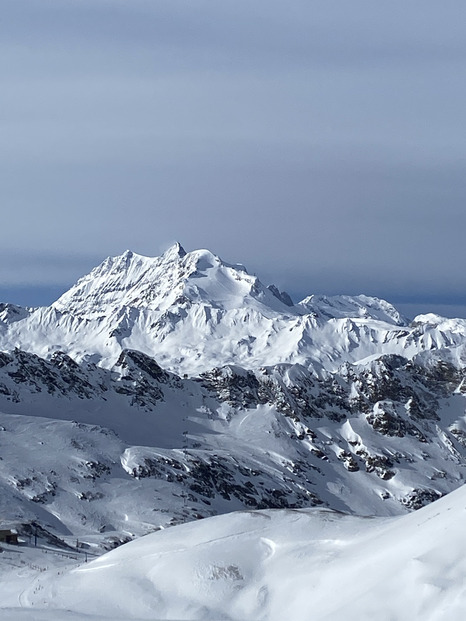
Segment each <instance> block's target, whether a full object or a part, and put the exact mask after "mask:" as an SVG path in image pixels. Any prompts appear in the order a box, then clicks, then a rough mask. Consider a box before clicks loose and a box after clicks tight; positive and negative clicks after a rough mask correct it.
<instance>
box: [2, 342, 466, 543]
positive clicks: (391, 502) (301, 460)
mask: <svg viewBox="0 0 466 621" xmlns="http://www.w3.org/2000/svg"><path fill="white" fill-rule="evenodd" d="M465 388H466V386H465V381H464V371H463V370H457V369H456V368H455V367H454V366H453V365H451V364H448V363H446V362H445V361H443V360H442V359H440V360H435V359H434V358H432V357H430V358H429V364H428V365H426V364H422V365H421V364H415V363H414V362H411V361H407V360H405V359H401V358H394V357H390V356H388V357H382V358H380V359H379V360H377V361H372V362H369V363H366V364H365V365H361V366H359V367H355V366H352V365H346V366H345V367H343V368H342V369H341V371H340V373H339V374H334V375H332V376H329V377H327V378H326V379H318V378H316V377H315V376H313V375H312V373H310V372H309V371H308V370H307V369H305V368H304V367H300V366H297V365H278V366H274V367H267V368H263V369H262V370H260V371H258V372H256V373H253V372H252V371H246V370H244V369H241V368H240V367H222V368H216V369H212V370H211V371H209V372H208V373H204V374H202V375H201V376H200V377H198V378H180V377H178V376H176V375H174V374H171V373H168V372H166V371H163V369H161V367H160V366H159V365H157V363H156V362H155V361H154V360H153V359H151V358H149V357H147V356H145V355H144V354H141V353H140V352H135V351H131V350H125V351H124V352H123V353H122V355H121V356H120V358H119V360H118V361H117V363H116V364H115V366H114V367H113V369H111V370H107V369H102V368H100V367H97V366H95V365H94V364H92V363H82V364H81V365H79V364H77V363H75V362H73V361H72V360H71V359H70V358H69V357H68V356H67V355H66V354H63V353H56V354H55V355H54V356H52V358H51V359H50V360H48V361H46V360H43V359H41V358H39V357H38V356H36V355H34V354H28V353H26V352H22V351H20V350H16V351H15V352H12V353H10V354H5V353H3V354H1V355H0V449H1V453H0V456H1V459H0V487H1V489H2V494H1V496H0V509H1V514H2V516H3V517H2V519H3V520H5V519H7V520H8V521H9V522H14V523H15V524H16V525H17V527H18V528H19V529H20V530H21V531H22V530H24V529H27V528H29V526H28V525H30V524H31V523H32V522H38V523H39V524H41V525H42V527H43V528H45V529H46V530H47V531H48V532H50V533H52V534H54V535H55V536H58V537H60V538H61V539H62V540H64V541H66V542H67V541H70V540H73V539H74V538H76V537H78V538H79V539H80V540H82V541H83V542H86V543H87V544H89V545H91V546H94V547H96V548H98V549H108V547H111V546H112V545H115V543H118V542H121V541H125V540H127V539H130V538H134V537H137V536H141V535H143V534H146V533H148V532H152V531H153V530H156V529H158V528H164V527H166V526H169V525H172V524H176V523H179V522H184V521H188V520H192V519H196V518H199V517H207V516H211V515H215V514H219V513H226V512H229V511H233V510H238V509H242V508H251V509H260V508H284V507H295V508H298V507H308V506H323V507H329V508H333V509H338V510H340V511H347V512H352V513H357V514H362V515H396V514H399V513H405V512H406V511H408V510H409V509H416V508H419V507H421V506H423V505H425V504H426V503H428V502H431V501H432V500H435V499H436V498H438V497H440V496H441V495H443V494H445V493H448V492H449V491H451V490H453V489H456V488H457V487H458V486H459V485H461V484H462V481H463V478H464V470H465V466H466V417H465V405H466V404H465V396H466V390H465Z"/></svg>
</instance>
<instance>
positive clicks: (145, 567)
mask: <svg viewBox="0 0 466 621" xmlns="http://www.w3.org/2000/svg"><path fill="white" fill-rule="evenodd" d="M465 510H466V493H465V488H464V487H463V488H461V489H459V490H457V491H456V492H453V493H451V494H450V495H449V496H447V497H445V498H443V499H441V500H439V501H437V502H435V503H433V504H431V505H430V506H429V507H425V508H424V509H421V510H419V511H418V512H415V513H413V514H411V515H407V516H403V517H401V518H391V519H363V518H357V517H350V516H345V515H342V514H339V513H335V512H332V511H328V510H321V509H307V510H282V511H254V512H253V511H248V512H240V513H233V514H229V515H225V516H221V517H215V518H210V519H207V520H202V521H201V522H196V523H191V524H184V525H181V526H177V527H175V528H172V529H169V530H165V531H161V532H158V533H154V534H151V535H148V536H147V537H143V538H141V539H139V540H138V541H135V542H131V543H128V544H127V545H124V546H122V547H120V548H119V549H117V550H114V551H112V552H109V553H108V554H106V555H104V556H102V557H100V558H99V559H97V560H95V561H93V562H91V563H88V564H82V565H81V566H80V567H78V568H76V569H73V570H71V571H63V570H62V571H60V572H57V571H54V570H53V569H52V570H51V571H48V572H47V571H46V572H42V573H40V574H38V575H37V577H36V579H35V581H34V582H33V583H32V584H30V585H28V586H27V587H26V588H25V585H24V584H23V585H22V586H21V587H19V585H17V586H16V589H15V584H14V583H13V584H12V583H11V582H10V584H8V588H9V591H8V593H6V592H5V595H6V596H7V597H8V599H7V601H10V602H11V600H12V591H13V593H15V591H16V593H18V595H17V597H20V598H21V599H20V601H21V603H22V605H27V606H30V607H34V609H35V610H36V611H38V614H40V609H41V608H47V609H51V611H50V614H51V615H52V616H51V619H55V618H56V617H55V616H54V615H55V614H56V612H54V609H55V610H56V609H58V610H67V611H73V612H74V613H75V614H83V615H91V617H90V618H91V619H92V618H94V616H97V615H102V616H105V618H107V617H111V618H114V619H120V618H125V619H192V620H198V621H203V620H205V621H207V620H209V619H228V620H229V621H236V620H237V621H256V620H257V619H262V620H263V621H281V620H282V619H284V618H290V619H293V620H296V621H308V620H309V619H310V618H312V619H322V620H323V619H326V620H328V621H337V620H339V619H342V618H344V619H346V620H347V621H360V620H361V619H374V618H377V619H380V620H382V621H389V620H390V619H396V620H397V621H424V620H425V619H429V620H430V621H451V620H452V619H461V618H462V617H463V614H464V610H465V607H466V592H465V589H464V576H465V575H466V546H465V543H464V512H465ZM0 593H2V587H0ZM1 599H2V601H4V600H3V593H2V598H1ZM10 605H11V604H10ZM5 612H6V614H7V615H8V614H10V615H11V616H10V617H7V618H9V619H11V620H12V621H15V620H16V619H18V621H19V619H23V617H22V616H18V617H15V616H14V614H15V611H14V610H11V609H10V611H9V612H8V611H5ZM16 614H18V615H20V614H22V611H19V610H18V611H16ZM38 618H40V619H42V617H39V616H38ZM65 618H67V617H65ZM86 618H87V617H86Z"/></svg>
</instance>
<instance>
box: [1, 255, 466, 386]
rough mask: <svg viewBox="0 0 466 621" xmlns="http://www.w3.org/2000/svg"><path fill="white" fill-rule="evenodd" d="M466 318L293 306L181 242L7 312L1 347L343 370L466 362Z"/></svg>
mask: <svg viewBox="0 0 466 621" xmlns="http://www.w3.org/2000/svg"><path fill="white" fill-rule="evenodd" d="M465 342H466V320H459V319H458V320H446V319H442V318H440V317H437V316H434V315H425V316H419V317H418V318H417V319H416V321H415V322H413V323H412V324H411V325H407V322H406V320H405V319H404V318H403V317H402V316H401V315H400V314H399V313H398V311H396V309H395V308H394V307H393V306H392V305H390V304H389V303H388V302H385V301H384V300H378V299H376V298H371V297H367V296H363V295H360V296H354V297H351V296H335V297H325V296H310V297H308V298H306V299H305V300H303V301H302V302H301V303H299V304H296V305H291V306H290V300H289V298H288V297H287V295H286V294H284V293H280V292H279V291H278V289H277V288H276V287H273V286H271V287H265V286H264V285H263V284H262V283H261V282H260V281H259V280H258V278H257V277H256V276H251V275H250V274H248V273H247V271H246V270H245V269H244V268H243V267H242V266H239V265H230V264H227V263H225V262H223V261H221V259H219V258H218V257H216V256H215V255H213V254H212V253H211V252H209V251H208V250H196V251H193V252H189V253H186V252H185V251H184V250H183V249H182V248H181V246H180V245H179V244H176V245H175V246H173V247H172V248H170V249H169V250H168V251H167V252H166V253H165V254H164V255H163V256H161V257H157V258H149V257H143V256H141V255H137V254H135V253H132V252H130V251H127V252H125V253H124V254H123V255H122V256H119V257H114V258H109V259H106V260H105V261H104V262H103V263H102V264H101V265H100V266H98V267H97V268H95V269H94V270H92V272H91V273H90V274H88V275H87V276H85V277H83V278H82V279H81V280H80V281H79V282H78V283H77V284H76V285H75V286H74V287H72V288H71V289H70V290H69V291H68V292H67V293H65V294H64V295H63V296H62V297H61V298H60V299H59V300H57V301H56V302H55V303H54V304H52V306H51V307H49V308H40V309H35V310H32V311H24V312H23V311H20V310H18V309H10V310H9V311H8V312H3V314H1V313H0V348H2V349H4V350H9V349H13V348H14V347H20V348H22V349H25V350H27V351H31V352H34V353H37V354H39V355H40V356H44V357H48V356H50V355H52V354H53V352H54V351H56V350H57V349H59V350H62V351H64V352H66V353H68V354H69V355H71V356H72V357H73V358H74V359H75V360H78V361H80V360H83V359H86V360H90V361H93V362H96V363H99V364H100V365H101V366H104V367H107V368H110V367H112V365H113V364H114V363H115V361H116V360H117V359H118V357H119V355H120V354H121V351H122V350H123V349H125V348H130V349H135V350H139V351H142V352H144V353H146V354H147V355H150V356H154V357H155V358H156V359H157V360H158V362H159V363H160V364H161V365H162V366H163V367H164V368H167V369H169V370H171V371H174V372H177V373H182V374H184V373H187V374H190V375H195V374H198V373H202V372H204V371H207V370H209V369H211V368H212V367H216V366H222V365H225V364H233V365H240V366H242V367H245V368H248V369H258V368H260V367H261V366H265V365H270V364H281V363H293V364H295V363H298V364H302V365H304V366H306V367H307V368H313V369H315V371H316V372H317V373H319V372H320V371H321V370H322V369H324V370H327V371H332V372H333V371H335V370H337V369H338V368H339V366H340V365H341V364H342V363H345V362H350V363H355V362H360V361H364V360H368V359H371V358H374V357H375V358H376V357H378V356H380V355H382V354H397V355H402V356H404V357H407V358H413V357H414V356H416V355H417V354H419V353H420V352H425V351H431V350H445V351H448V352H450V353H449V355H450V357H452V358H455V359H456V364H457V365H458V366H462V365H464V364H466V354H465Z"/></svg>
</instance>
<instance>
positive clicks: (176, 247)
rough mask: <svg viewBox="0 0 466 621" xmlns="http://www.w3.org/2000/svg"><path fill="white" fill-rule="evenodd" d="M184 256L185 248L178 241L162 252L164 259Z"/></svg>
mask: <svg viewBox="0 0 466 621" xmlns="http://www.w3.org/2000/svg"><path fill="white" fill-rule="evenodd" d="M185 256H186V250H185V249H184V248H183V246H182V245H181V244H180V242H175V243H174V244H173V245H172V246H170V248H169V249H168V250H166V251H165V252H164V253H163V258H164V259H165V260H176V259H182V258H183V257H185Z"/></svg>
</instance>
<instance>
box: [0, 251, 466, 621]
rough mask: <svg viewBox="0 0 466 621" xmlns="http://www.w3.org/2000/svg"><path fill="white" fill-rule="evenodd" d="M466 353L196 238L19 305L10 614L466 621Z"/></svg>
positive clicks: (2, 401) (9, 410)
mask: <svg viewBox="0 0 466 621" xmlns="http://www.w3.org/2000/svg"><path fill="white" fill-rule="evenodd" d="M465 347H466V320H462V319H446V318H442V317H439V316H438V315H433V314H427V315H420V316H418V317H416V318H415V319H414V321H412V322H410V321H408V320H407V319H406V318H404V317H403V316H402V315H401V314H400V313H399V312H398V311H397V310H396V309H395V308H394V307H393V306H392V305H391V304H389V303H388V302H386V301H384V300H379V299H376V298H372V297H368V296H363V295H359V296H335V297H325V296H315V295H313V296H309V297H307V298H305V299H304V300H303V301H301V302H299V303H297V304H293V302H292V300H291V299H290V297H289V296H288V295H287V294H286V293H285V292H280V291H279V290H278V289H277V288H276V287H275V286H273V285H271V286H269V287H266V286H264V285H263V284H262V283H261V282H260V280H259V279H258V278H257V277H256V276H251V275H250V274H248V272H247V270H246V269H245V268H244V267H242V266H240V265H232V264H227V263H225V262H223V261H222V260H221V259H219V258H218V257H216V256H215V255H213V254H212V253H210V252H209V251H207V250H197V251H194V252H190V253H186V252H185V251H184V250H183V248H182V247H181V246H180V245H179V244H176V245H175V246H173V247H172V248H170V249H169V250H168V251H167V252H166V253H165V254H164V255H163V256H161V257H157V258H148V257H143V256H141V255H137V254H135V253H132V252H129V251H127V252H125V253H124V254H123V255H121V256H119V257H114V258H108V259H106V260H105V261H104V262H103V263H102V264H101V265H100V266H98V267H96V268H95V269H94V270H92V272H91V273H90V274H88V275H87V276H84V277H83V278H82V279H80V280H79V281H78V283H77V284H76V285H75V286H74V287H72V288H71V289H70V290H69V291H68V292H67V293H65V294H64V295H63V296H61V297H60V298H59V299H58V300H57V301H56V302H55V303H54V304H52V305H51V306H50V307H44V308H21V307H17V306H14V305H11V304H0V531H2V529H3V531H5V530H8V529H13V530H14V531H16V532H17V533H18V534H19V538H20V541H22V542H23V543H22V544H21V545H19V546H14V545H9V544H2V543H0V545H1V546H2V548H3V553H0V571H1V572H2V573H1V583H0V592H1V598H0V607H1V608H2V610H1V618H2V620H3V619H5V620H7V619H12V620H14V621H20V620H22V619H37V620H41V619H50V620H51V621H55V620H58V619H64V620H65V619H66V620H69V621H75V620H78V619H79V621H81V620H82V621H84V619H88V618H89V617H88V616H87V615H91V618H95V619H97V617H95V615H97V616H98V615H100V616H101V617H105V616H107V617H108V618H112V619H118V618H125V619H128V618H129V619H131V618H132V619H212V620H214V619H215V620H217V619H218V620H220V619H231V620H238V621H241V620H243V621H247V620H249V619H251V620H252V619H264V620H271V621H272V620H274V619H279V618H283V616H284V615H291V616H292V618H293V619H297V620H299V619H309V620H310V619H319V620H320V619H340V618H341V616H342V615H344V617H345V618H346V619H369V618H371V619H372V618H377V619H387V620H388V619H395V620H398V619H400V620H404V619H410V620H411V619H421V618H422V619H459V618H461V615H460V616H458V611H459V610H461V606H463V609H464V605H465V604H466V601H465V599H466V595H464V594H463V588H462V586H461V585H462V581H463V578H464V561H463V560H462V557H461V554H462V553H463V552H462V546H463V541H462V536H461V532H460V525H461V523H462V513H461V512H462V511H463V512H464V510H465V506H466V501H465V493H464V491H463V489H458V490H457V488H460V487H461V486H462V484H463V479H464V474H465V466H466V403H465V397H466V371H465V367H466V348H465ZM454 490H457V491H454ZM442 497H444V498H442ZM433 501H434V502H433ZM430 503H432V504H430ZM427 505H428V506H427ZM423 507H424V508H423ZM413 510H419V511H414V513H413ZM200 518H206V519H203V520H201V521H199V522H198V521H197V520H199V519H200ZM194 520H196V521H195V522H194ZM168 527H171V528H168ZM132 540H134V541H132ZM126 542H130V543H126ZM35 543H36V544H37V546H35V545H34V544H35ZM121 544H125V545H123V546H121ZM118 546H119V547H118ZM116 547H118V549H116V550H114V551H112V552H109V553H107V554H104V555H103V556H100V558H98V559H97V560H94V561H92V562H88V563H85V562H84V560H85V559H87V561H91V560H92V559H93V558H94V556H99V555H101V554H102V553H103V552H106V551H108V550H111V549H112V548H116ZM464 556H465V555H464V553H463V557H464ZM75 557H76V558H75ZM76 565H78V567H76ZM54 610H55V612H53V611H54Z"/></svg>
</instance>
